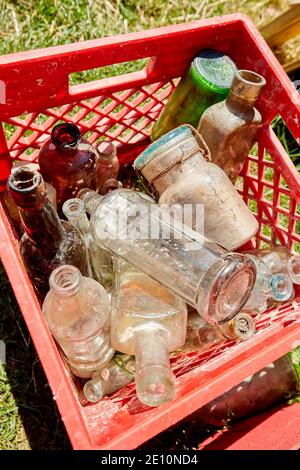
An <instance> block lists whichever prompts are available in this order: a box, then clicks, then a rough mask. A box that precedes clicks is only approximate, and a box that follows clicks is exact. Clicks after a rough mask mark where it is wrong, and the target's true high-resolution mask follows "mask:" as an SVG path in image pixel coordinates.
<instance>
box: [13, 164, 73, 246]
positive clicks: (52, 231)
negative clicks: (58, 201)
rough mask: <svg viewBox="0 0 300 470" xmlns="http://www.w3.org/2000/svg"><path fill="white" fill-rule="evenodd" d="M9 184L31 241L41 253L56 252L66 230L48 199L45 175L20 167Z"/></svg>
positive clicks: (14, 172)
mask: <svg viewBox="0 0 300 470" xmlns="http://www.w3.org/2000/svg"><path fill="white" fill-rule="evenodd" d="M8 184H9V189H10V193H11V195H12V198H13V200H14V202H15V203H16V205H17V207H18V209H19V213H20V217H21V222H22V225H23V228H24V230H25V232H26V234H27V236H28V237H29V239H30V240H31V241H32V242H33V243H35V244H36V245H38V246H39V249H41V250H44V251H52V250H56V249H57V248H58V247H59V245H60V243H61V240H62V237H63V234H64V228H63V226H62V223H61V221H60V220H59V217H58V214H57V212H56V210H55V209H54V207H53V206H52V204H51V203H50V201H49V200H48V198H47V195H46V189H45V184H44V181H43V179H42V177H41V175H40V174H39V173H38V172H37V171H34V170H31V169H30V168H28V167H26V166H24V167H20V168H18V169H16V170H14V171H13V172H12V174H11V176H10V178H9V181H8Z"/></svg>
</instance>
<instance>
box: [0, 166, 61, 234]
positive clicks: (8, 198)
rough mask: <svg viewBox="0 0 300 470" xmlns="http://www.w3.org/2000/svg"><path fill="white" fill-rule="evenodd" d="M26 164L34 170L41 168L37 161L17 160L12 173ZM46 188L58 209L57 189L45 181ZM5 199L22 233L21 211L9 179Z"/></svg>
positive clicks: (16, 227) (17, 227)
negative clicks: (12, 193)
mask: <svg viewBox="0 0 300 470" xmlns="http://www.w3.org/2000/svg"><path fill="white" fill-rule="evenodd" d="M25 166H26V168H28V169H29V170H33V171H38V170H39V166H38V165H37V164H35V163H25V162H17V163H16V164H15V165H14V167H13V168H12V170H11V173H13V172H14V171H15V170H16V169H17V168H20V167H23V168H24V167H25ZM45 188H46V193H47V197H48V199H49V201H50V202H51V203H52V205H53V206H54V208H55V209H57V205H56V189H55V188H54V186H52V184H50V183H45ZM3 201H4V203H5V206H6V208H7V211H8V213H9V216H10V218H11V220H12V221H13V223H14V227H15V229H16V230H17V232H18V233H21V231H22V227H21V218H20V213H19V209H18V206H17V205H16V203H15V201H14V200H13V197H12V195H11V193H10V190H9V184H8V181H7V184H6V188H5V190H4V191H3Z"/></svg>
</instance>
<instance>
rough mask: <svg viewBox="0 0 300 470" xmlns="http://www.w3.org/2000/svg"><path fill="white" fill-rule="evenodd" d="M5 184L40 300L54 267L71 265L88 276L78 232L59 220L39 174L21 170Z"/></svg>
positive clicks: (85, 254)
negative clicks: (7, 186)
mask: <svg viewBox="0 0 300 470" xmlns="http://www.w3.org/2000/svg"><path fill="white" fill-rule="evenodd" d="M8 183H9V188H10V193H11V195H12V198H13V200H14V202H15V204H16V205H17V207H18V209H19V213H20V217H21V222H22V226H23V229H24V232H25V233H24V235H23V236H22V238H21V241H20V252H21V255H22V258H23V261H24V263H25V267H26V269H27V272H28V274H29V276H30V278H31V281H32V283H33V285H34V287H35V291H36V293H37V296H38V298H39V300H43V299H44V297H45V295H46V293H47V292H48V288H49V287H48V279H49V276H50V273H51V272H52V271H53V269H54V268H56V267H57V266H60V265H62V264H72V265H74V266H77V267H78V269H79V270H80V271H81V273H82V275H88V274H89V263H88V253H87V249H86V246H85V243H84V240H83V237H82V236H81V234H80V232H79V230H77V229H76V228H74V227H72V225H70V224H69V223H67V222H65V221H61V220H60V219H59V217H58V215H57V212H56V210H55V209H54V207H53V205H52V204H51V202H50V201H49V199H48V198H47V195H46V188H45V184H44V181H43V178H42V177H41V175H40V174H39V173H38V172H36V171H33V170H30V169H28V168H27V167H20V168H18V169H16V170H14V171H13V173H12V174H11V176H10V178H9V182H8Z"/></svg>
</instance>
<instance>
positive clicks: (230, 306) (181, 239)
mask: <svg viewBox="0 0 300 470" xmlns="http://www.w3.org/2000/svg"><path fill="white" fill-rule="evenodd" d="M84 203H85V207H86V210H87V211H88V212H89V213H90V214H91V230H92V233H93V237H94V240H95V241H96V243H98V244H99V245H100V246H103V247H105V248H106V249H108V250H110V251H111V252H112V253H114V254H115V255H117V256H120V257H121V258H123V259H124V260H126V261H128V262H129V263H130V264H132V265H134V266H135V267H136V268H137V269H138V270H140V271H142V272H144V273H145V274H148V275H149V276H151V277H152V278H153V279H155V280H156V281H158V282H160V283H161V284H162V285H164V286H165V287H167V288H168V289H170V290H171V291H172V292H174V293H175V294H177V295H179V296H180V297H182V299H183V300H184V301H185V302H186V303H188V304H190V305H191V306H192V307H194V308H196V309H197V310H198V312H199V313H200V315H202V316H203V317H204V318H205V319H206V321H208V322H209V323H214V324H215V323H217V324H218V323H222V322H224V321H226V320H229V319H231V318H232V317H234V316H235V315H236V314H237V313H239V312H240V311H241V309H242V307H243V306H244V304H245V303H246V302H247V300H248V298H249V296H250V293H251V290H252V287H253V284H254V281H255V277H256V266H255V263H254V262H253V261H252V260H251V258H250V257H248V256H247V255H241V254H238V253H229V252H228V251H227V250H225V249H224V248H222V247H221V246H220V245H217V244H216V243H214V242H212V241H211V240H208V239H206V238H204V237H203V236H201V235H200V234H198V233H197V232H195V231H194V230H192V229H191V228H189V227H187V226H186V225H182V224H181V223H179V222H178V220H176V219H173V220H171V218H170V214H169V212H165V211H163V210H162V209H161V208H160V206H159V205H158V204H155V203H154V201H152V200H151V199H150V198H149V197H148V196H146V195H145V194H142V193H138V192H133V191H130V190H128V189H119V190H115V191H112V192H111V193H109V194H107V195H106V196H104V197H101V196H99V195H98V194H97V193H95V192H87V193H86V194H85V196H84Z"/></svg>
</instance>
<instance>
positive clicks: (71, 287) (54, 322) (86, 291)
mask: <svg viewBox="0 0 300 470" xmlns="http://www.w3.org/2000/svg"><path fill="white" fill-rule="evenodd" d="M49 285H50V291H49V292H48V294H47V295H46V298H45V300H44V303H43V314H44V317H45V319H46V322H47V324H48V326H49V329H50V331H51V333H52V335H53V336H54V338H55V339H56V341H57V342H58V344H59V345H60V347H61V348H62V350H63V352H64V354H65V356H66V358H67V361H68V364H69V367H70V369H71V371H72V372H73V374H74V375H76V376H77V377H81V378H90V377H91V376H92V374H93V373H94V372H95V371H97V370H101V369H102V368H103V367H104V366H105V365H106V364H108V363H109V361H110V360H111V358H112V357H113V355H114V350H113V349H112V348H111V346H110V331H109V327H110V305H109V298H108V296H107V293H106V291H105V289H104V288H103V287H102V286H101V285H100V284H99V283H98V282H96V281H94V280H93V279H90V278H88V277H84V276H82V275H81V274H80V271H79V270H78V269H77V268H75V267H74V266H69V265H64V266H60V267H59V268H56V269H55V270H54V271H53V272H52V274H51V276H50V279H49Z"/></svg>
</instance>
